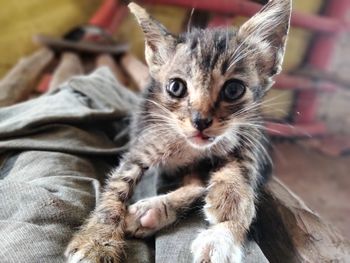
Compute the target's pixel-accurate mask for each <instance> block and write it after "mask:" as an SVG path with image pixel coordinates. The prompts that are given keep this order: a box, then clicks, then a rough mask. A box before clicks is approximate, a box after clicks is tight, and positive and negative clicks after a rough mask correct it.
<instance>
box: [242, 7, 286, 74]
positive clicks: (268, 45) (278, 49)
mask: <svg viewBox="0 0 350 263" xmlns="http://www.w3.org/2000/svg"><path fill="white" fill-rule="evenodd" d="M290 16H291V0H270V1H269V2H268V3H267V4H266V5H265V6H264V7H263V8H262V9H261V10H260V12H259V13H257V14H256V15H254V16H253V17H252V18H250V19H249V20H248V21H247V22H246V23H244V24H243V25H242V26H241V27H240V29H239V31H238V35H237V36H238V39H239V40H240V41H241V42H242V41H246V42H248V44H249V42H251V43H252V44H253V45H255V46H258V45H259V44H260V46H261V49H265V50H266V54H263V55H265V58H266V61H264V62H263V63H265V65H264V70H265V72H266V73H267V74H268V75H269V76H273V75H275V74H278V73H279V72H280V71H281V69H282V62H283V56H284V52H285V48H286V40H287V35H288V31H289V24H290ZM263 46H265V47H263ZM259 52H260V51H259ZM263 53H264V52H263Z"/></svg>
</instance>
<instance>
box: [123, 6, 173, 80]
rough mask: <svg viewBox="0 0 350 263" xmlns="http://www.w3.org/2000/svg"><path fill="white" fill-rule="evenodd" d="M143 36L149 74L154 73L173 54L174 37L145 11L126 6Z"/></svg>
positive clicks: (136, 7)
mask: <svg viewBox="0 0 350 263" xmlns="http://www.w3.org/2000/svg"><path fill="white" fill-rule="evenodd" d="M128 7H129V9H130V11H131V13H133V14H134V15H135V17H136V19H137V22H138V23H139V25H140V27H141V29H142V31H143V33H144V34H145V48H146V50H145V57H146V61H147V64H148V66H149V69H150V72H151V74H152V73H156V72H157V71H158V70H159V67H160V66H162V65H163V64H164V63H165V62H166V61H167V59H168V58H169V57H170V56H171V55H172V54H173V52H174V50H175V46H176V39H175V37H174V36H173V35H172V34H171V33H169V32H168V31H167V29H166V28H165V27H164V26H163V25H162V24H160V23H159V22H158V21H156V20H155V19H153V18H152V17H151V16H150V15H149V14H148V13H147V12H146V10H145V9H143V8H142V7H140V6H139V5H137V4H135V3H133V2H132V3H130V4H129V5H128Z"/></svg>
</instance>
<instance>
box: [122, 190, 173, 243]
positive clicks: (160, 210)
mask: <svg viewBox="0 0 350 263" xmlns="http://www.w3.org/2000/svg"><path fill="white" fill-rule="evenodd" d="M175 220H176V213H175V211H174V210H173V209H171V207H170V206H169V205H168V202H167V199H166V197H165V196H156V197H151V198H146V199H143V200H140V201H138V202H137V203H135V204H133V205H131V206H129V208H128V214H127V216H126V219H125V223H126V229H125V230H126V233H128V234H129V235H130V236H134V237H146V236H150V235H153V234H154V233H155V232H157V231H158V230H160V229H161V228H163V227H165V226H167V225H169V224H172V223H173V222H174V221H175Z"/></svg>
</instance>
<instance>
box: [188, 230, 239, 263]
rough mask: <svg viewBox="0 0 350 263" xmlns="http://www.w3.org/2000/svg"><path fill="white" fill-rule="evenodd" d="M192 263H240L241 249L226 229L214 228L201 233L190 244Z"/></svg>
mask: <svg viewBox="0 0 350 263" xmlns="http://www.w3.org/2000/svg"><path fill="white" fill-rule="evenodd" d="M191 252H192V254H193V262H194V263H240V262H241V261H242V249H241V247H240V246H239V245H238V244H237V243H236V242H235V238H234V236H233V235H232V234H231V233H230V231H229V230H228V229H226V228H222V227H214V228H211V229H208V230H204V231H203V232H201V233H200V234H199V235H198V236H197V238H196V239H195V240H194V241H193V242H192V246H191Z"/></svg>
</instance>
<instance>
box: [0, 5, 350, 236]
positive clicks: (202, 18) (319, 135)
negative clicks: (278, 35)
mask: <svg viewBox="0 0 350 263" xmlns="http://www.w3.org/2000/svg"><path fill="white" fill-rule="evenodd" d="M138 2H139V3H141V4H142V5H144V6H146V8H147V9H148V10H149V11H150V12H151V13H152V14H153V16H154V17H155V18H156V19H158V20H159V21H161V22H162V23H163V24H164V25H165V26H166V27H167V28H168V29H170V30H171V31H172V32H173V33H175V34H176V33H180V32H182V31H184V30H187V28H188V27H191V26H197V27H215V26H233V25H240V24H242V23H243V22H244V21H245V20H247V18H248V17H249V16H251V15H253V14H254V13H255V12H257V11H258V10H259V9H260V8H261V4H264V3H266V1H249V0H230V1H229V0H221V1H209V0H202V1H191V0H145V1H138ZM0 6H1V8H0V35H1V37H0V79H1V80H0V107H2V106H9V105H12V104H14V103H17V102H19V101H23V100H26V99H30V98H33V97H37V96H40V95H41V94H43V93H45V92H47V91H48V90H52V89H54V88H55V87H57V85H58V84H59V83H61V82H62V81H64V80H66V79H67V78H69V77H70V76H72V75H77V74H88V73H89V72H91V71H92V70H93V69H94V68H96V67H97V66H100V65H108V66H110V67H111V68H112V70H113V72H114V73H115V75H116V76H117V77H118V79H120V80H121V82H123V83H124V84H125V85H128V86H130V87H132V88H133V89H135V90H137V89H138V87H140V86H142V85H143V83H144V82H145V81H146V78H147V72H146V73H145V70H146V69H145V67H144V65H143V63H142V62H143V61H144V58H143V52H144V46H143V35H142V33H141V31H140V30H139V28H138V26H137V24H136V22H135V20H134V18H133V17H132V16H131V15H129V13H128V11H127V8H126V2H124V1H117V0H60V1H45V0H26V1H5V0H0ZM349 42H350V1H348V0H309V1H304V0H294V3H293V17H292V28H291V31H290V36H289V42H288V47H287V53H286V57H285V61H284V70H283V73H282V74H281V75H279V76H278V77H277V78H276V84H275V86H274V87H273V89H272V90H271V91H270V92H269V94H268V96H267V98H266V99H265V106H264V116H265V118H266V120H267V124H266V129H267V131H268V133H269V134H270V135H271V137H272V140H273V148H274V154H273V159H274V166H275V168H274V169H275V175H276V176H277V177H279V178H281V179H282V181H283V182H285V183H286V184H287V185H288V186H289V187H290V188H291V189H292V190H293V191H294V192H295V193H297V194H298V195H299V196H300V197H301V198H302V199H303V200H304V201H305V203H306V204H307V205H308V206H309V207H310V208H311V209H313V210H314V211H316V212H317V213H319V214H320V215H321V216H322V217H323V218H325V219H326V220H327V221H328V222H331V223H332V224H334V225H336V226H337V227H338V228H339V229H340V230H341V232H342V233H343V235H344V236H346V237H347V238H348V239H349V238H350V203H349V200H350V191H349V189H350V155H349V153H350V106H349V102H350V44H349ZM146 71H147V70H146ZM130 76H131V78H130ZM0 121H1V120H0Z"/></svg>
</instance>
